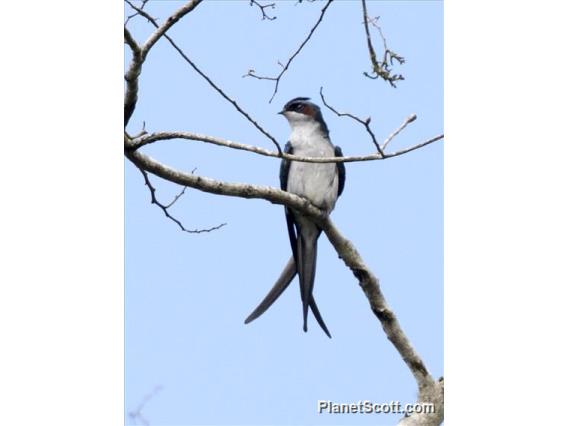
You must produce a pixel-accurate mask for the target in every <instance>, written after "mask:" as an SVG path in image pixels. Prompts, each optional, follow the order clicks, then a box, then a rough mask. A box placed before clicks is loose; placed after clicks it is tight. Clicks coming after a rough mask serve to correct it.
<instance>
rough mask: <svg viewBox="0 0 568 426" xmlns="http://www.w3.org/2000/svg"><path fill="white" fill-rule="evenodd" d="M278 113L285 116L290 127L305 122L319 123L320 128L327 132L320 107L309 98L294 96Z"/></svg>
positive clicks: (304, 123)
mask: <svg viewBox="0 0 568 426" xmlns="http://www.w3.org/2000/svg"><path fill="white" fill-rule="evenodd" d="M278 114H282V115H283V116H284V117H286V119H287V120H288V123H290V126H291V127H292V128H294V127H296V126H302V125H306V124H307V125H309V124H319V125H320V127H321V130H322V131H323V132H324V133H328V129H327V126H326V124H325V121H323V116H322V114H321V110H320V107H319V106H317V105H316V104H314V103H313V102H310V98H294V99H292V100H290V101H288V102H287V103H286V105H284V108H282V111H280V112H279V113H278Z"/></svg>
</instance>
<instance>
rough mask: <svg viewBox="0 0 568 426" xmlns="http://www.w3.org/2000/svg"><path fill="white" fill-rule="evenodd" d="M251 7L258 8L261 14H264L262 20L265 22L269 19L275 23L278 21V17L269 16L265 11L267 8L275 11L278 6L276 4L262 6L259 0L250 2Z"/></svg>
mask: <svg viewBox="0 0 568 426" xmlns="http://www.w3.org/2000/svg"><path fill="white" fill-rule="evenodd" d="M250 6H257V7H258V8H259V9H260V12H261V13H262V20H263V21H264V20H265V19H268V20H269V21H274V20H275V19H276V16H268V14H267V13H266V12H265V11H264V9H266V8H271V9H274V7H275V6H276V4H275V3H269V4H264V5H263V4H260V3H259V2H258V1H257V0H250Z"/></svg>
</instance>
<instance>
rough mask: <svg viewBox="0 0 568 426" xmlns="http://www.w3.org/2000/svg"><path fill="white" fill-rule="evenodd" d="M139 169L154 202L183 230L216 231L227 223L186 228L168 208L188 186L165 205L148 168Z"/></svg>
mask: <svg viewBox="0 0 568 426" xmlns="http://www.w3.org/2000/svg"><path fill="white" fill-rule="evenodd" d="M138 170H140V173H142V176H144V182H145V183H146V186H147V187H148V189H149V190H150V196H151V199H152V204H156V205H157V206H158V207H160V208H161V209H162V211H163V212H164V214H165V215H166V217H167V218H168V219H170V220H171V221H173V222H175V223H176V224H177V225H178V226H179V227H180V229H181V230H182V231H184V232H188V233H190V234H202V233H204V232H211V231H215V230H217V229H219V228H222V227H223V226H225V225H226V223H222V224H220V225H217V226H214V227H212V228H207V229H186V228H185V227H184V226H183V224H182V223H181V222H180V221H179V220H178V219H176V218H175V217H173V216H172V215H171V214H170V212H169V211H168V209H169V208H170V207H171V206H173V205H174V204H175V202H176V201H177V200H178V199H179V197H181V196H182V195H183V193H184V192H185V189H186V187H185V186H184V187H183V190H182V191H181V192H180V193H179V194H178V195H176V196H175V198H174V199H173V201H172V202H171V203H169V204H167V205H164V204H162V203H160V202H159V201H158V199H157V198H156V188H154V186H153V185H152V183H151V182H150V178H149V177H148V172H146V170H144V169H143V168H141V167H138Z"/></svg>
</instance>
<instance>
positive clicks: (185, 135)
mask: <svg viewBox="0 0 568 426" xmlns="http://www.w3.org/2000/svg"><path fill="white" fill-rule="evenodd" d="M411 117H412V116H411ZM411 117H409V118H411ZM409 118H407V119H406V121H405V123H406V124H408V123H407V122H408V120H409ZM411 121H412V120H411ZM403 125H404V123H403ZM401 127H402V126H401ZM400 130H401V129H400V128H399V129H397V131H395V132H393V134H391V135H390V136H389V138H387V141H389V140H392V138H394V137H395V136H396V134H398V133H399V132H400ZM443 138H444V135H443V134H441V135H438V136H435V137H433V138H431V139H428V140H426V141H424V142H421V143H419V144H416V145H414V146H411V147H409V148H404V149H401V150H399V151H395V152H392V153H382V154H381V153H374V154H369V155H359V156H347V157H302V156H298V155H291V154H286V153H284V152H283V153H282V154H279V153H278V152H274V151H269V150H267V149H264V148H260V147H257V146H253V145H247V144H242V143H238V142H233V141H230V140H226V139H221V138H217V137H215V136H209V135H202V134H198V133H192V132H156V133H148V134H146V135H143V136H142V137H140V138H135V139H128V138H125V150H126V151H135V150H137V149H139V148H141V147H143V146H144V145H148V144H151V143H154V142H157V141H161V140H171V139H185V140H193V141H200V142H205V143H210V144H213V145H218V146H224V147H227V148H232V149H237V150H241V151H248V152H252V153H255V154H258V155H262V156H265V157H274V158H285V159H287V160H293V161H302V162H306V163H353V162H360V161H375V160H386V159H388V158H393V157H398V156H399V155H403V154H406V153H408V152H411V151H414V150H416V149H418V148H422V147H424V146H426V145H429V144H431V143H433V142H436V141H438V140H440V139H443Z"/></svg>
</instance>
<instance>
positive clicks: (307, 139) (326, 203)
mask: <svg viewBox="0 0 568 426" xmlns="http://www.w3.org/2000/svg"><path fill="white" fill-rule="evenodd" d="M278 114H282V115H283V116H284V117H285V118H286V119H287V120H288V124H289V125H290V128H291V134H290V138H289V140H288V142H287V143H286V145H285V147H284V152H285V153H287V154H293V155H298V156H303V157H343V152H342V150H341V148H340V147H339V146H334V145H333V144H332V143H331V141H330V139H329V129H328V127H327V125H326V123H325V121H324V120H323V115H322V113H321V109H320V108H319V106H317V105H316V104H314V103H313V102H310V98H306V97H297V98H294V99H292V100H290V101H288V102H287V103H286V104H285V105H284V108H283V109H282V111H280V112H279V113H278ZM344 187H345V165H344V163H342V162H337V163H309V162H301V161H290V160H287V159H283V160H282V162H281V165H280V188H281V189H282V190H284V191H287V192H291V193H293V194H296V195H299V196H301V197H304V198H307V199H308V200H309V201H310V202H311V203H312V204H314V205H315V206H317V207H319V208H320V209H321V210H322V211H323V212H324V213H325V214H327V215H329V214H330V213H331V211H332V210H333V209H334V207H335V203H336V201H337V199H338V197H339V196H340V195H341V194H342V192H343V189H344ZM284 211H285V213H286V224H287V227H288V237H289V239H290V245H291V248H292V257H291V258H290V260H289V261H288V263H287V264H286V266H285V267H284V270H283V271H282V273H281V274H280V277H279V278H278V279H277V280H276V283H275V284H274V286H273V287H272V289H271V290H270V291H269V292H268V294H267V295H266V296H265V298H264V299H263V300H262V301H261V302H260V304H259V305H258V306H257V308H256V309H255V310H254V311H253V312H252V313H251V314H250V315H249V316H248V317H247V318H246V319H245V324H248V323H250V322H251V321H253V320H255V319H256V318H258V317H259V316H261V315H262V314H263V313H264V312H266V310H267V309H268V308H269V307H270V306H271V305H272V304H273V303H274V302H275V301H276V299H278V297H280V295H281V294H282V293H283V292H284V290H286V288H287V287H288V285H289V284H290V283H291V282H292V281H293V279H294V277H295V276H296V274H298V276H299V281H300V296H301V300H302V315H303V330H304V332H307V331H308V308H310V309H311V310H312V313H313V314H314V317H315V318H316V321H317V322H318V324H319V325H320V327H321V328H322V330H323V331H324V333H325V334H326V335H327V336H328V337H329V338H331V334H330V332H329V330H328V328H327V326H326V324H325V322H324V320H323V318H322V316H321V314H320V312H319V309H318V307H317V304H316V301H315V300H314V296H313V288H314V281H315V273H316V258H317V240H318V238H319V236H320V234H321V231H322V230H321V228H320V227H319V226H318V225H317V224H316V223H315V222H314V221H313V220H311V219H310V218H309V217H307V216H306V215H305V214H303V213H301V212H299V211H296V210H294V209H292V208H290V207H287V206H285V207H284Z"/></svg>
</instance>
